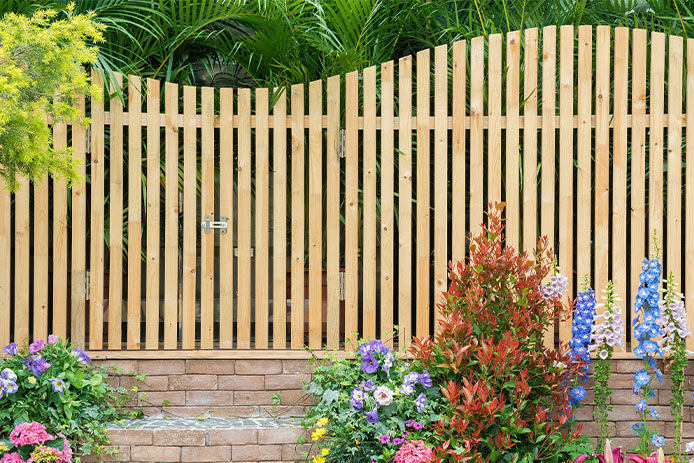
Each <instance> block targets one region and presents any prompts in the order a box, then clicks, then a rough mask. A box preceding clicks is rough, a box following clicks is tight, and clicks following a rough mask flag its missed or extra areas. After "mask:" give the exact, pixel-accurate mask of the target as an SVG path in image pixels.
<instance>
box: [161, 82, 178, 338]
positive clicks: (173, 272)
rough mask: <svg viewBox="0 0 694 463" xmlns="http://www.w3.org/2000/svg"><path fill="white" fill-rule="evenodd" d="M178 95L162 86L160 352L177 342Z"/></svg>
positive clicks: (170, 86) (172, 87) (175, 88)
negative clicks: (163, 120)
mask: <svg viewBox="0 0 694 463" xmlns="http://www.w3.org/2000/svg"><path fill="white" fill-rule="evenodd" d="M178 93H179V92H178V85H176V84H172V83H170V82H167V83H166V84H165V86H164V98H165V102H164V106H165V108H164V109H165V111H166V129H165V131H164V136H165V150H166V153H165V156H166V159H165V162H166V171H165V175H166V179H165V182H166V184H165V192H164V196H165V201H166V202H165V205H166V210H165V211H164V214H165V216H164V226H165V230H164V349H175V348H176V347H177V342H178V326H177V322H178V211H179V205H178V191H179V186H178V175H179V174H178V128H177V127H176V126H175V125H174V121H175V120H176V118H177V117H178Z"/></svg>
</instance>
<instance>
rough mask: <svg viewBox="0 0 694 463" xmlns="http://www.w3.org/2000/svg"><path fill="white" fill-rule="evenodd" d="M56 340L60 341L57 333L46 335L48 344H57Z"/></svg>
mask: <svg viewBox="0 0 694 463" xmlns="http://www.w3.org/2000/svg"><path fill="white" fill-rule="evenodd" d="M58 341H60V338H59V337H58V336H57V335H55V334H49V335H48V344H50V345H53V344H57V343H58Z"/></svg>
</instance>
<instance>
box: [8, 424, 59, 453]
mask: <svg viewBox="0 0 694 463" xmlns="http://www.w3.org/2000/svg"><path fill="white" fill-rule="evenodd" d="M53 439H54V438H53V436H51V435H50V434H48V433H47V432H46V428H45V427H44V426H43V425H42V424H41V423H37V422H36V421H33V422H31V423H22V424H18V425H17V427H15V428H14V429H13V430H12V432H11V433H10V442H12V443H13V444H14V445H15V446H17V447H21V446H22V445H37V444H43V443H44V442H46V441H49V440H53Z"/></svg>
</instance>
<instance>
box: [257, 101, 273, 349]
mask: <svg viewBox="0 0 694 463" xmlns="http://www.w3.org/2000/svg"><path fill="white" fill-rule="evenodd" d="M268 104H269V91H268V89H266V88H259V89H256V91H255V120H256V129H255V348H256V349H267V347H268V334H269V327H268V317H269V305H268V304H269V299H270V294H269V291H270V290H269V288H268V274H269V268H268V261H269V259H270V257H269V250H268V247H269V244H268V240H269V239H270V238H269V225H270V223H269V215H268V214H269V212H270V211H269V209H270V199H269V194H270V191H269V188H270V160H269V156H270V144H269V143H270V142H269V138H268V137H269V129H268V111H269V108H268Z"/></svg>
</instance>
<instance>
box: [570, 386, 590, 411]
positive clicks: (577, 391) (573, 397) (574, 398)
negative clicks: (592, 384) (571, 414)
mask: <svg viewBox="0 0 694 463" xmlns="http://www.w3.org/2000/svg"><path fill="white" fill-rule="evenodd" d="M585 398H586V390H585V388H584V387H583V386H576V387H575V388H573V389H571V390H570V391H569V400H570V401H571V405H572V406H573V405H575V404H577V403H580V402H583V400H584V399H585Z"/></svg>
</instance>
